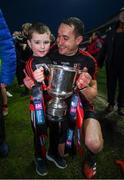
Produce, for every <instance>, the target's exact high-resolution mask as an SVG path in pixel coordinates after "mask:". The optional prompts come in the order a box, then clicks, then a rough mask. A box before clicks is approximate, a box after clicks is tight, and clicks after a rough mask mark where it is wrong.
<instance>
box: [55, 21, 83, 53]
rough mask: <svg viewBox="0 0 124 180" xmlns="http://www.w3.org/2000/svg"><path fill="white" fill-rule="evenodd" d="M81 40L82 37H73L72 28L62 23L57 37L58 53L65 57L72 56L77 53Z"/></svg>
mask: <svg viewBox="0 0 124 180" xmlns="http://www.w3.org/2000/svg"><path fill="white" fill-rule="evenodd" d="M82 39H83V37H82V36H78V37H76V36H75V33H74V26H69V25H67V24H63V23H62V24H60V26H59V28H58V36H57V45H58V50H59V53H60V54H62V55H66V56H72V55H74V54H75V53H76V52H77V49H78V46H79V44H80V43H81V41H82Z"/></svg>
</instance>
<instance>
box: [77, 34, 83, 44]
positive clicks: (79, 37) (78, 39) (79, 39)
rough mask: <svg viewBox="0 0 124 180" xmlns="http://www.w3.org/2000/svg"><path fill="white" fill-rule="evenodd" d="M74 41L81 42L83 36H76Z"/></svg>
mask: <svg viewBox="0 0 124 180" xmlns="http://www.w3.org/2000/svg"><path fill="white" fill-rule="evenodd" d="M76 41H77V45H79V44H81V42H83V36H78V37H77V38H76Z"/></svg>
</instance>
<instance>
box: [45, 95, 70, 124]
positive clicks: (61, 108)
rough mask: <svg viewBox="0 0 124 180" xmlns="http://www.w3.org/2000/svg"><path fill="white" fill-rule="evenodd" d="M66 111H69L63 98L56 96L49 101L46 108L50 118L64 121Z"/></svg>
mask: <svg viewBox="0 0 124 180" xmlns="http://www.w3.org/2000/svg"><path fill="white" fill-rule="evenodd" d="M66 113H67V105H66V103H65V102H64V101H63V99H60V98H58V97H56V98H54V99H52V100H50V101H49V103H48V105H47V110H46V114H47V117H48V120H51V121H62V120H63V117H64V116H65V115H66Z"/></svg>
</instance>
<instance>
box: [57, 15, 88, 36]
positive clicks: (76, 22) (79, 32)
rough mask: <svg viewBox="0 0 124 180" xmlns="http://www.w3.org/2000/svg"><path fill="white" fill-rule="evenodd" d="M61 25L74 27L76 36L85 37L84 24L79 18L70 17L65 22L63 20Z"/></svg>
mask: <svg viewBox="0 0 124 180" xmlns="http://www.w3.org/2000/svg"><path fill="white" fill-rule="evenodd" d="M61 23H63V24H67V25H69V26H72V25H73V26H74V31H75V35H76V36H83V33H84V23H83V22H82V21H81V19H79V18H77V17H69V18H67V19H65V20H63V21H62V22H61Z"/></svg>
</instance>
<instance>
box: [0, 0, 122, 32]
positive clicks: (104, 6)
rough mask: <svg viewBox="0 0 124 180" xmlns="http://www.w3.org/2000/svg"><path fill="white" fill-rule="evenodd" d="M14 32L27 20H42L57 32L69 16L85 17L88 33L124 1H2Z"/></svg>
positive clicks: (112, 14)
mask: <svg viewBox="0 0 124 180" xmlns="http://www.w3.org/2000/svg"><path fill="white" fill-rule="evenodd" d="M0 7H1V9H2V11H3V13H4V16H5V17H6V20H7V22H8V25H9V28H10V30H11V32H13V31H15V30H19V29H20V27H21V25H22V24H23V23H25V22H35V21H41V22H44V23H46V24H47V25H49V26H50V27H51V30H52V32H53V34H54V33H56V30H57V27H58V24H59V23H60V21H61V20H62V19H64V18H66V17H69V16H77V17H79V18H81V19H82V20H83V22H84V24H85V32H87V31H90V30H91V29H92V28H95V27H98V26H100V25H102V24H103V23H105V22H106V21H107V20H109V19H110V18H111V17H112V16H114V15H115V14H117V12H118V11H119V9H120V8H121V7H124V0H20V1H19V0H0Z"/></svg>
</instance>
